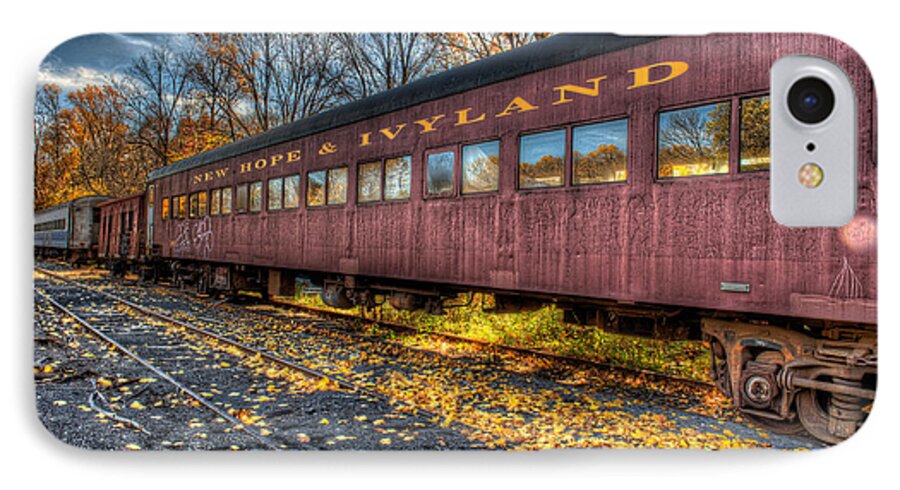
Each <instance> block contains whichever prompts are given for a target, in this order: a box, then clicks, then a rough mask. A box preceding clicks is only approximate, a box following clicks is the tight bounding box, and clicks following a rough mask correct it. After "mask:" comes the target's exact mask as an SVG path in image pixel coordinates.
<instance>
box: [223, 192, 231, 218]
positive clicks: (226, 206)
mask: <svg viewBox="0 0 900 490" xmlns="http://www.w3.org/2000/svg"><path fill="white" fill-rule="evenodd" d="M222 214H231V187H223V188H222Z"/></svg>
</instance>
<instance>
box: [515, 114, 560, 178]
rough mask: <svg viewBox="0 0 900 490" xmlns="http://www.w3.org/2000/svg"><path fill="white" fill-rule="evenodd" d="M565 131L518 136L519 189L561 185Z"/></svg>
mask: <svg viewBox="0 0 900 490" xmlns="http://www.w3.org/2000/svg"><path fill="white" fill-rule="evenodd" d="M565 159H566V130H565V129H558V130H555V131H547V132H545V133H537V134H529V135H527V136H522V138H521V140H520V142H519V188H520V189H534V188H538V187H559V186H561V185H563V169H564V168H565V161H566V160H565Z"/></svg>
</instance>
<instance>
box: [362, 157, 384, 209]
mask: <svg viewBox="0 0 900 490" xmlns="http://www.w3.org/2000/svg"><path fill="white" fill-rule="evenodd" d="M357 180H358V181H359V189H358V194H359V197H358V199H359V202H373V201H380V200H381V162H370V163H362V164H360V165H359V175H358V179H357Z"/></svg>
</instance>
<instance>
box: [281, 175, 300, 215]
mask: <svg viewBox="0 0 900 490" xmlns="http://www.w3.org/2000/svg"><path fill="white" fill-rule="evenodd" d="M299 206H300V176H299V175H291V176H290V177H285V178H284V207H285V209H292V208H296V207H299Z"/></svg>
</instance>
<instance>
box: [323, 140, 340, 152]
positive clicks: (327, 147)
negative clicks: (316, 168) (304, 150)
mask: <svg viewBox="0 0 900 490" xmlns="http://www.w3.org/2000/svg"><path fill="white" fill-rule="evenodd" d="M336 151H337V145H335V144H334V143H332V142H330V141H329V142H327V143H324V144H322V147H321V148H319V155H328V154H329V153H334V152H336Z"/></svg>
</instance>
